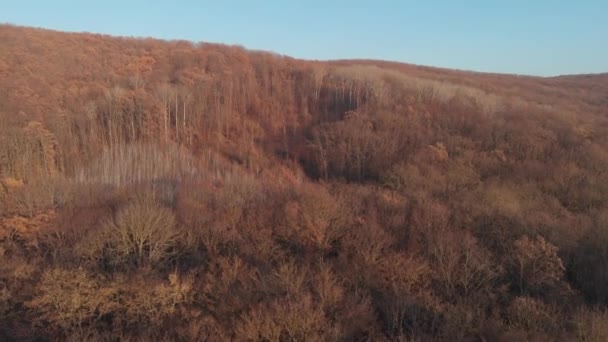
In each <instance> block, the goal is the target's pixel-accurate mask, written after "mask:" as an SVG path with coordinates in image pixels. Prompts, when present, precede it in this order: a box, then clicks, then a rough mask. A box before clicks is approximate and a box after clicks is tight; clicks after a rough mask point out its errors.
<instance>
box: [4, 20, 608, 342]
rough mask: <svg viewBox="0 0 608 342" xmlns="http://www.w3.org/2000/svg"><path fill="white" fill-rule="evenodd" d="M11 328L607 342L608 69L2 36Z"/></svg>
mask: <svg viewBox="0 0 608 342" xmlns="http://www.w3.org/2000/svg"><path fill="white" fill-rule="evenodd" d="M0 340H3V341H13V340H14V341H23V340H26V341H28V340H32V341H33V340H35V341H52V340H62V341H63V340H68V341H84V340H92V341H101V340H103V341H116V340H129V341H176V340H177V341H190V340H196V341H526V340H529V341H585V342H587V341H606V340H608V74H598V75H575V76H560V77H547V78H542V77H531V76H516V75H505V74H487V73H476V72H466V71H458V70H448V69H440V68H431V67H423V66H416V65H409V64H400V63H393V62H384V61H373V60H337V61H328V62H321V61H308V60H299V59H294V58H290V57H286V56H282V55H278V54H273V53H268V52H261V51H249V50H246V49H244V48H242V47H238V46H227V45H219V44H206V43H191V42H187V41H162V40H156V39H143V38H142V39H136V38H118V37H110V36H104V35H97V34H84V33H82V34H81V33H62V32H56V31H50V30H42V29H32V28H24V27H17V26H11V25H0Z"/></svg>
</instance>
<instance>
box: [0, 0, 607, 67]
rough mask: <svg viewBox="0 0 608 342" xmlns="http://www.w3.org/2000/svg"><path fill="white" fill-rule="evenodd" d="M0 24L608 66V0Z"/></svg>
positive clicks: (44, 0) (374, 5) (292, 8)
mask: <svg viewBox="0 0 608 342" xmlns="http://www.w3.org/2000/svg"><path fill="white" fill-rule="evenodd" d="M0 22H6V23H13V24H17V25H26V26H36V27H44V28H52V29H57V30H64V31H88V32H98V33H108V34H112V35H122V36H141V37H157V38H166V39H187V40H193V41H206V42H221V43H228V44H239V45H243V46H245V47H247V48H251V49H260V50H271V51H275V52H278V53H281V54H286V55H290V56H294V57H299V58H307V59H337V58H374V59H386V60H396V61H402V62H409V63H415V64H423V65H433V66H442V67H449V68H458V69H468V70H477V71H491V72H506V73H520V74H533V75H557V74H570V73H596V72H608V0H485V1H484V0H462V1H458V0H427V1H424V0H420V1H413V0H375V1H374V0H368V1H362V0H361V1H359V0H350V1H347V0H324V1H320V0H301V1H298V0H281V1H279V0H266V1H264V0H251V1H236V0H215V1H205V0H199V1H194V0H192V1H185V0H184V1H177V0H176V1H169V0H166V1H159V0H148V1H143V0H132V1H129V0H105V1H97V0H78V1H76V0H40V1H33V0H0Z"/></svg>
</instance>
